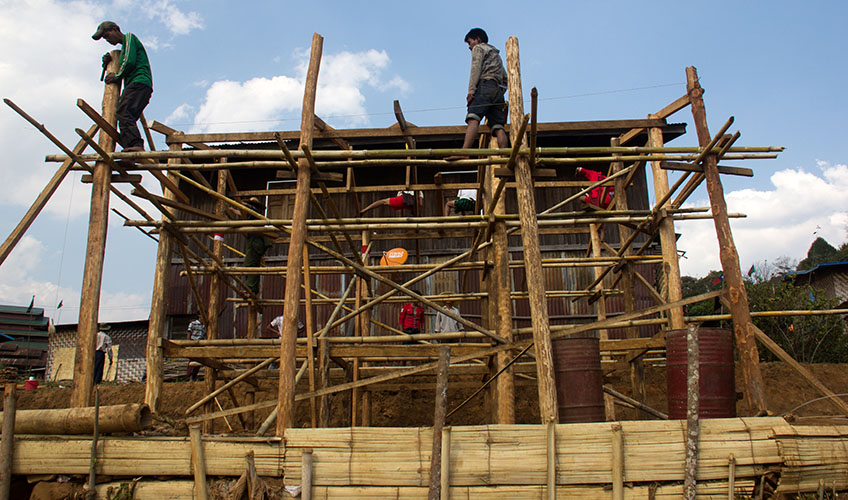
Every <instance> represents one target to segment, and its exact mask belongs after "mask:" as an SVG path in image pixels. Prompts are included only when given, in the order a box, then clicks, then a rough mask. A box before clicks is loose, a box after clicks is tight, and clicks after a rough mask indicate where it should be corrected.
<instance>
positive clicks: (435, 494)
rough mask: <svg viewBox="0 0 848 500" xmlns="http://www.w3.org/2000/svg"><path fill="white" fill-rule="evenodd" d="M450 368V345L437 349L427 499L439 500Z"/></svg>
mask: <svg viewBox="0 0 848 500" xmlns="http://www.w3.org/2000/svg"><path fill="white" fill-rule="evenodd" d="M449 368H450V347H448V346H442V347H441V348H440V349H439V367H438V371H437V373H438V375H437V377H438V378H437V380H436V402H435V404H434V406H435V414H434V416H433V453H432V454H431V455H430V489H429V493H428V495H427V498H428V500H440V499H441V496H442V493H441V489H442V431H443V429H444V427H445V414H446V413H447V400H448V370H449Z"/></svg>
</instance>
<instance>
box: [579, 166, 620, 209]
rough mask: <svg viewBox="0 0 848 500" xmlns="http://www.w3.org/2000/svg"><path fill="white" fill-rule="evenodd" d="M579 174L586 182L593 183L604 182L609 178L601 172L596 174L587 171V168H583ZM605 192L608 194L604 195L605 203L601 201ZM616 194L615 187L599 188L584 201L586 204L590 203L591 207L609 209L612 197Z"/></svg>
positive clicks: (592, 171) (591, 192)
mask: <svg viewBox="0 0 848 500" xmlns="http://www.w3.org/2000/svg"><path fill="white" fill-rule="evenodd" d="M577 173H579V174H581V175H582V176H583V177H585V178H586V180H589V181H592V182H598V181H602V180H604V179H606V178H607V176H606V175H604V174H602V173H600V172H595V171H594V170H588V169H585V168H581V169H580V170H578V172H577ZM604 190H606V194H605V195H604V199H603V202H602V201H601V195H602V194H603V191H604ZM614 194H615V189H614V188H613V187H601V186H598V187H596V188H595V189H593V190H592V191H590V192H589V194H587V195H586V196H585V197H584V198H583V201H585V202H586V203H588V204H590V205H595V206H597V207H601V208H607V207H609V205H610V202H611V201H612V197H613V195H614Z"/></svg>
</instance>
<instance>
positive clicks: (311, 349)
mask: <svg viewBox="0 0 848 500" xmlns="http://www.w3.org/2000/svg"><path fill="white" fill-rule="evenodd" d="M303 285H304V286H305V287H306V306H305V309H304V311H305V318H304V325H305V326H306V351H307V355H306V371H307V373H308V374H309V378H308V380H309V390H310V391H314V390H315V338H314V336H313V333H312V332H313V331H314V328H315V322H314V320H313V317H312V277H311V274H310V262H309V248H308V247H306V246H304V247H303ZM309 418H310V423H311V424H312V427H313V428H315V427H318V409H317V407H316V406H315V400H314V399H310V400H309Z"/></svg>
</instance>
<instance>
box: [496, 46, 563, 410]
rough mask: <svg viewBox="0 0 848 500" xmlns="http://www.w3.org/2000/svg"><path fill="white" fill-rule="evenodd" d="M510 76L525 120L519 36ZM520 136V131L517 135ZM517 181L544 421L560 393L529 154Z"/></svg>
mask: <svg viewBox="0 0 848 500" xmlns="http://www.w3.org/2000/svg"><path fill="white" fill-rule="evenodd" d="M506 55H507V79H508V80H509V101H510V106H509V108H510V109H509V112H510V121H511V122H512V123H516V122H520V121H522V120H521V118H522V117H523V115H524V105H523V101H522V93H521V63H520V61H519V53H518V39H517V38H516V37H514V36H512V37H509V39H508V40H507V42H506ZM516 135H517V134H516ZM511 139H512V141H513V144H515V143H516V142H522V141H524V137H512V138H511ZM515 180H516V182H517V183H518V188H517V190H516V191H517V195H518V212H519V215H520V218H521V240H522V242H523V246H524V260H525V261H526V263H527V264H526V266H525V273H526V275H527V288H528V291H529V292H530V311H531V320H532V323H533V340H534V343H535V344H536V363H537V367H538V373H537V376H536V379H537V384H538V391H539V412H540V418H541V420H542V422H548V421H551V420H554V421H559V418H558V413H557V395H556V387H555V384H554V372H553V363H554V362H553V348H552V346H551V331H550V326H549V323H548V308H547V302H546V299H545V283H544V277H543V274H542V262H541V259H542V257H541V252H540V250H539V230H538V223H537V221H538V218H537V216H536V198H535V196H534V192H533V178H532V176H531V173H530V165H529V163H528V162H527V158H526V157H521V158H519V159H518V161H517V162H516V166H515Z"/></svg>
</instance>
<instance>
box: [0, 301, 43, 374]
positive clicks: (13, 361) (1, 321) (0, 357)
mask: <svg viewBox="0 0 848 500" xmlns="http://www.w3.org/2000/svg"><path fill="white" fill-rule="evenodd" d="M47 327H48V319H47V318H45V317H44V309H43V308H40V307H24V306H5V305H0V364H2V365H3V366H13V367H15V368H17V369H18V373H20V374H21V375H30V374H32V375H39V376H40V375H41V374H42V373H43V372H44V368H45V363H46V361H47V338H48V332H47Z"/></svg>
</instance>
